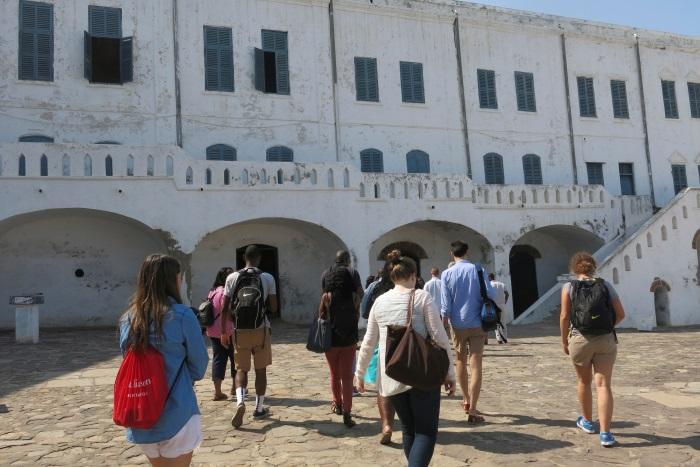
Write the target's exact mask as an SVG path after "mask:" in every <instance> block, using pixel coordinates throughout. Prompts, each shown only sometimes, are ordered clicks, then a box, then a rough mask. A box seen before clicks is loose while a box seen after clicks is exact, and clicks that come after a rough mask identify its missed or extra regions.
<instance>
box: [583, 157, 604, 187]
mask: <svg viewBox="0 0 700 467" xmlns="http://www.w3.org/2000/svg"><path fill="white" fill-rule="evenodd" d="M586 171H587V172H588V184H589V185H605V179H604V178H603V163H602V162H586Z"/></svg>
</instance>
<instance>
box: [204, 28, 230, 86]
mask: <svg viewBox="0 0 700 467" xmlns="http://www.w3.org/2000/svg"><path fill="white" fill-rule="evenodd" d="M204 88H205V89H206V90H207V91H227V92H233V90H234V70H233V34H232V31H231V29H230V28H216V27H211V26H205V27H204Z"/></svg>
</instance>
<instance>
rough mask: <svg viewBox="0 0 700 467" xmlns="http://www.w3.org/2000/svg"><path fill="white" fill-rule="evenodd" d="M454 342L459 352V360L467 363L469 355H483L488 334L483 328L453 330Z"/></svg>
mask: <svg viewBox="0 0 700 467" xmlns="http://www.w3.org/2000/svg"><path fill="white" fill-rule="evenodd" d="M452 340H453V342H454V345H455V350H456V351H457V360H459V361H460V362H466V361H467V359H468V358H469V355H472V354H474V355H483V353H484V344H486V333H485V332H484V330H483V329H481V327H478V328H467V329H455V328H452Z"/></svg>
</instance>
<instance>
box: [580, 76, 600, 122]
mask: <svg viewBox="0 0 700 467" xmlns="http://www.w3.org/2000/svg"><path fill="white" fill-rule="evenodd" d="M576 83H577V85H578V106H579V112H580V115H581V116H582V117H595V116H596V111H595V92H594V90H593V78H587V77H585V76H579V77H577V78H576Z"/></svg>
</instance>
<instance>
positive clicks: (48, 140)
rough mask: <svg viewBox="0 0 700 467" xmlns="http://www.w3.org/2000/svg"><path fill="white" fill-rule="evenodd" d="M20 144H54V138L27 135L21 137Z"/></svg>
mask: <svg viewBox="0 0 700 467" xmlns="http://www.w3.org/2000/svg"><path fill="white" fill-rule="evenodd" d="M19 142H20V143H53V138H51V137H50V136H44V135H26V136H20V138H19Z"/></svg>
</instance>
